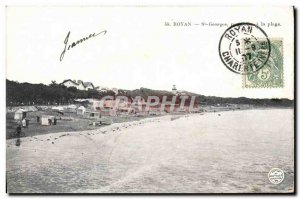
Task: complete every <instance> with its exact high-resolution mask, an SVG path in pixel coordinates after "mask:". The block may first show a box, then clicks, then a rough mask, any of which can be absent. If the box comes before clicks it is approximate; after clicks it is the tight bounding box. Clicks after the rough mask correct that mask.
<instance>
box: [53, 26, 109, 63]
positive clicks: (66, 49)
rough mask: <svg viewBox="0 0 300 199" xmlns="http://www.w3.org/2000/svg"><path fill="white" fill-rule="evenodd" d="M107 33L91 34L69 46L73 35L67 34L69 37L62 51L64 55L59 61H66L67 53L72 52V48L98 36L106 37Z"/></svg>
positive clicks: (105, 31) (61, 55)
mask: <svg viewBox="0 0 300 199" xmlns="http://www.w3.org/2000/svg"><path fill="white" fill-rule="evenodd" d="M106 33H107V30H103V31H101V32H99V33H97V34H96V33H92V34H90V35H89V36H87V37H84V38H82V39H79V40H77V41H75V42H72V44H69V37H70V34H71V32H70V31H69V32H68V34H67V37H66V38H65V41H64V44H65V47H64V50H63V51H62V53H61V54H60V58H59V60H60V61H62V60H63V59H64V56H65V54H66V51H68V50H71V49H72V48H74V47H75V46H77V45H78V44H81V43H83V42H84V41H86V40H89V39H90V38H92V37H97V36H98V35H105V34H106Z"/></svg>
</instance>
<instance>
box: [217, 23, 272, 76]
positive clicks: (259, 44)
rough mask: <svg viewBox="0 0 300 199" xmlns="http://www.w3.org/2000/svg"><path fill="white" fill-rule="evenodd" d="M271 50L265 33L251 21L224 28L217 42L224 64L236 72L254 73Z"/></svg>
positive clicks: (266, 59) (267, 57)
mask: <svg viewBox="0 0 300 199" xmlns="http://www.w3.org/2000/svg"><path fill="white" fill-rule="evenodd" d="M270 52H271V45H270V40H269V38H268V36H267V34H266V33H265V32H264V31H263V30H262V29H261V28H260V27H258V26H257V25H255V24H252V23H237V24H234V25H232V26H230V27H229V28H227V29H226V30H225V32H224V33H223V35H222V36H221V39H220V42H219V55H220V58H221V60H222V62H223V63H224V65H225V66H226V67H227V68H228V69H229V70H231V71H233V72H235V73H238V74H248V73H254V72H256V71H258V70H259V69H261V68H262V67H263V66H264V65H265V64H266V63H267V61H268V59H269V57H270Z"/></svg>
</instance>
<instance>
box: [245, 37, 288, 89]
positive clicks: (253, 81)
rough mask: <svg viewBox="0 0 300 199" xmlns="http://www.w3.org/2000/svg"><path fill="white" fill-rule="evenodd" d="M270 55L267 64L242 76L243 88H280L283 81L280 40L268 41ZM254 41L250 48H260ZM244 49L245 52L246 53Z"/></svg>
mask: <svg viewBox="0 0 300 199" xmlns="http://www.w3.org/2000/svg"><path fill="white" fill-rule="evenodd" d="M270 43H271V53H270V57H269V59H268V61H267V63H266V64H265V65H264V67H262V68H261V69H259V70H258V71H256V72H254V73H251V74H244V75H242V78H243V87H244V88H282V87H283V86H284V81H283V42H282V39H270ZM262 46H263V43H260V42H259V41H256V43H254V44H252V45H251V48H257V47H262ZM246 51H247V50H246V47H245V52H246Z"/></svg>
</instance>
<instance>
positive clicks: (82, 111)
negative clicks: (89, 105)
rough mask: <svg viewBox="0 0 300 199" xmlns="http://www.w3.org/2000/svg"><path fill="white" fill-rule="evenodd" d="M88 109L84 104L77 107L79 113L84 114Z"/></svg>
mask: <svg viewBox="0 0 300 199" xmlns="http://www.w3.org/2000/svg"><path fill="white" fill-rule="evenodd" d="M85 111H86V108H85V107H84V106H80V107H79V108H78V109H77V115H84V112H85Z"/></svg>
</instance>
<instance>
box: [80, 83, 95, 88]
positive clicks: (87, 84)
mask: <svg viewBox="0 0 300 199" xmlns="http://www.w3.org/2000/svg"><path fill="white" fill-rule="evenodd" d="M82 84H83V86H84V87H88V86H92V87H93V88H94V85H93V83H92V82H83V83H82Z"/></svg>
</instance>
